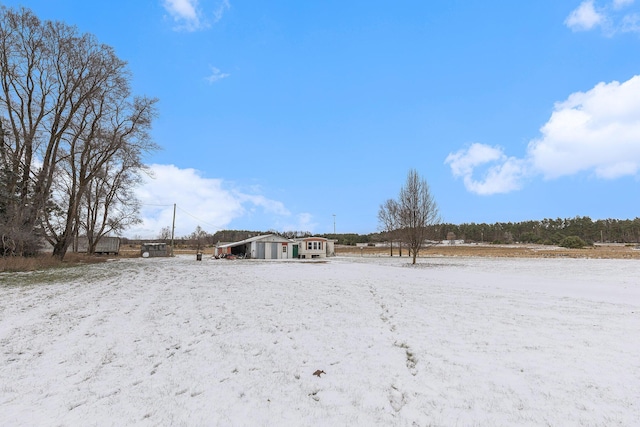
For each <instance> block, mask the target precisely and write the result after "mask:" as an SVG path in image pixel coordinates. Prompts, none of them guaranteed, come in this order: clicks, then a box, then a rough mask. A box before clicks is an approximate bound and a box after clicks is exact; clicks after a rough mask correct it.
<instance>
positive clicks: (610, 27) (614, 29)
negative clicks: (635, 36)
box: [564, 0, 640, 37]
mask: <svg viewBox="0 0 640 427" xmlns="http://www.w3.org/2000/svg"><path fill="white" fill-rule="evenodd" d="M634 2H635V0H613V1H611V2H602V3H601V4H602V5H601V6H598V7H597V6H596V3H595V0H584V1H583V2H582V3H580V5H579V6H578V7H577V8H576V9H574V10H573V11H572V12H571V13H570V14H569V16H568V17H567V19H566V20H565V22H564V23H565V25H566V26H567V27H569V28H570V29H571V30H573V31H589V30H593V29H595V28H598V27H599V28H600V29H601V30H602V32H603V34H604V35H605V36H607V37H612V36H614V35H616V34H618V33H630V32H633V33H637V32H640V17H639V16H638V13H637V12H633V11H632V12H629V11H628V10H626V9H628V8H629V7H630V6H632V5H633V4H634ZM635 9H636V10H637V7H636V8H635Z"/></svg>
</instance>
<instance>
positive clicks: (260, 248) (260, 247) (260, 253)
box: [256, 242, 264, 259]
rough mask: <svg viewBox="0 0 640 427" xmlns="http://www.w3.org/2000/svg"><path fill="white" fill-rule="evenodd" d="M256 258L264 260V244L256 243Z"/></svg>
mask: <svg viewBox="0 0 640 427" xmlns="http://www.w3.org/2000/svg"><path fill="white" fill-rule="evenodd" d="M256 258H257V259H264V242H256Z"/></svg>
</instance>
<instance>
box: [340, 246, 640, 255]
mask: <svg viewBox="0 0 640 427" xmlns="http://www.w3.org/2000/svg"><path fill="white" fill-rule="evenodd" d="M634 247H635V246H625V245H621V244H618V245H616V244H611V245H596V246H594V247H590V248H584V249H565V248H560V247H557V246H546V245H457V246H444V245H437V246H431V247H428V248H424V249H422V250H421V251H420V256H421V257H431V256H453V257H469V256H470V257H508V258H598V259H640V250H636V249H634ZM336 253H337V255H362V256H385V255H386V256H388V255H389V248H376V247H365V248H363V249H360V248H359V247H354V246H337V247H336ZM393 255H394V256H398V248H397V247H396V248H394V249H393ZM402 256H409V252H408V251H407V250H406V249H404V248H403V250H402Z"/></svg>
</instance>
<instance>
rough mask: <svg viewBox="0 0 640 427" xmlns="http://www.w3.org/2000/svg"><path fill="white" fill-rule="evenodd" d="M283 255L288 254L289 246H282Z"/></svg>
mask: <svg viewBox="0 0 640 427" xmlns="http://www.w3.org/2000/svg"><path fill="white" fill-rule="evenodd" d="M282 253H283V254H286V253H287V245H282Z"/></svg>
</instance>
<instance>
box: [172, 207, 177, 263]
mask: <svg viewBox="0 0 640 427" xmlns="http://www.w3.org/2000/svg"><path fill="white" fill-rule="evenodd" d="M175 231H176V204H175V203H174V204H173V224H171V256H173V235H174V233H175Z"/></svg>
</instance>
